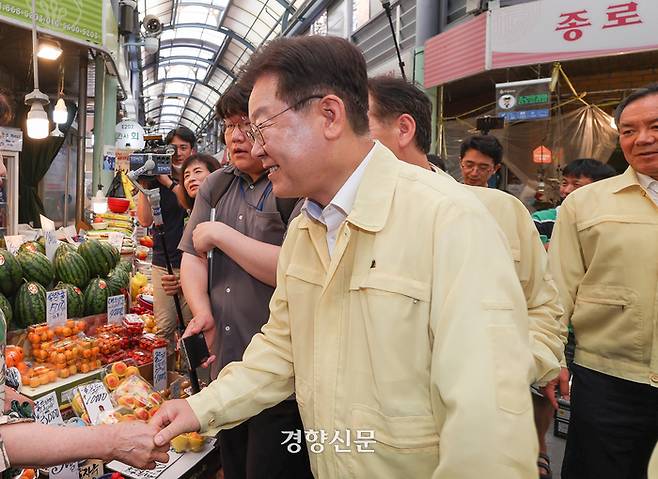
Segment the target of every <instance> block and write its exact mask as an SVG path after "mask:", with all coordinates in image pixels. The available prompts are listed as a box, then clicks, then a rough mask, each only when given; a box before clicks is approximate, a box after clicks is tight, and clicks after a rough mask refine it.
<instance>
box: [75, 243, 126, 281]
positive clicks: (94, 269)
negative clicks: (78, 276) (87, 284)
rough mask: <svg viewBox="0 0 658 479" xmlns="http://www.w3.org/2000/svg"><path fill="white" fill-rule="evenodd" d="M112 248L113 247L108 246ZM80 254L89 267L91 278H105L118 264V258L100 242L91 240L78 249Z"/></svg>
mask: <svg viewBox="0 0 658 479" xmlns="http://www.w3.org/2000/svg"><path fill="white" fill-rule="evenodd" d="M108 246H109V247H110V248H111V247H112V246H111V245H108ZM78 253H80V255H81V256H82V257H83V258H84V260H85V261H86V262H87V265H88V266H89V272H90V273H91V276H101V277H105V276H107V274H108V273H109V272H110V270H111V269H112V268H113V267H114V265H115V264H116V262H117V261H116V256H115V255H114V254H113V253H112V252H111V251H110V250H109V248H108V247H105V246H103V245H102V244H101V242H100V241H98V240H95V239H89V240H87V241H85V242H84V243H82V244H81V245H80V246H79V247H78Z"/></svg>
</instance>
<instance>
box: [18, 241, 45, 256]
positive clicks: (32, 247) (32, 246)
mask: <svg viewBox="0 0 658 479" xmlns="http://www.w3.org/2000/svg"><path fill="white" fill-rule="evenodd" d="M23 251H29V252H31V253H37V252H39V253H41V254H46V247H45V246H43V245H42V244H41V243H39V242H38V241H26V242H25V243H23V244H22V245H21V246H20V247H19V248H18V252H19V253H22V252H23Z"/></svg>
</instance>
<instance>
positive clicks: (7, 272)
mask: <svg viewBox="0 0 658 479" xmlns="http://www.w3.org/2000/svg"><path fill="white" fill-rule="evenodd" d="M21 284H23V268H21V265H20V263H19V262H18V261H17V260H16V258H14V255H13V254H11V253H10V252H9V251H7V250H6V249H0V293H2V294H4V295H5V296H11V295H12V294H14V293H15V292H16V291H17V290H18V288H19V287H20V285H21Z"/></svg>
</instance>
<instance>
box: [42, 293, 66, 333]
mask: <svg viewBox="0 0 658 479" xmlns="http://www.w3.org/2000/svg"><path fill="white" fill-rule="evenodd" d="M66 307H67V304H66V290H65V289H58V290H55V291H47V292H46V321H47V323H48V326H59V325H60V324H64V323H65V322H66Z"/></svg>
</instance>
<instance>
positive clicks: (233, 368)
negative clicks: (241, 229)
mask: <svg viewBox="0 0 658 479" xmlns="http://www.w3.org/2000/svg"><path fill="white" fill-rule="evenodd" d="M290 243H292V241H288V244H290ZM285 244H286V243H285V242H284V246H283V248H282V250H281V254H280V255H279V267H278V268H277V288H276V290H275V291H274V295H273V296H272V299H271V300H270V318H269V321H268V322H267V324H265V325H264V326H263V329H262V332H261V333H258V334H257V335H255V336H254V337H253V339H252V340H251V342H250V343H249V346H247V349H246V350H245V352H244V355H243V358H242V361H239V362H233V363H231V364H229V365H228V366H226V367H224V368H223V369H222V371H221V372H220V373H219V376H218V378H217V380H215V381H213V382H212V383H211V384H210V385H209V386H208V387H206V388H205V389H203V390H202V391H201V392H199V393H198V394H195V395H194V396H192V397H190V398H188V402H189V404H190V406H191V407H192V410H193V411H194V413H195V414H196V416H197V419H198V420H199V423H200V424H201V431H202V432H209V433H211V434H213V433H215V431H217V430H218V429H229V428H232V427H234V426H236V425H238V424H240V423H241V422H244V421H246V420H247V419H249V418H250V417H253V416H255V415H256V414H258V413H260V412H261V411H263V410H264V409H267V408H269V407H272V406H274V405H276V404H278V403H280V402H281V401H283V400H284V399H286V398H288V397H289V396H290V395H291V394H292V393H293V392H294V379H293V376H294V369H293V364H292V344H291V342H290V324H289V322H288V300H287V295H286V287H285V285H286V281H285V278H284V275H285V271H286V265H287V264H288V257H289V256H288V254H289V253H288V251H290V248H286V247H285Z"/></svg>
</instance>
